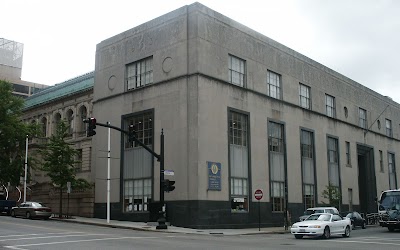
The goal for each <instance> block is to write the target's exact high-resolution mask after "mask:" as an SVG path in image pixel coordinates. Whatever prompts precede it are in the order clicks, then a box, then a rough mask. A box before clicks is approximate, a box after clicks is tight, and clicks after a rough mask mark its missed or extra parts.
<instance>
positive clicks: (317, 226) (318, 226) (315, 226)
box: [309, 225, 321, 228]
mask: <svg viewBox="0 0 400 250" xmlns="http://www.w3.org/2000/svg"><path fill="white" fill-rule="evenodd" d="M309 228H321V226H320V225H314V226H309Z"/></svg>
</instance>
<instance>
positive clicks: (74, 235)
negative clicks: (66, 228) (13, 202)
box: [0, 234, 109, 241]
mask: <svg viewBox="0 0 400 250" xmlns="http://www.w3.org/2000/svg"><path fill="white" fill-rule="evenodd" d="M93 235H109V234H70V235H68V234H67V235H56V236H54V235H51V236H41V237H29V238H17V239H2V240H0V241H16V240H34V239H48V238H61V237H82V236H93Z"/></svg>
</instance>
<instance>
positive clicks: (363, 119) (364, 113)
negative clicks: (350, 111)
mask: <svg viewBox="0 0 400 250" xmlns="http://www.w3.org/2000/svg"><path fill="white" fill-rule="evenodd" d="M359 120H360V122H359V123H360V127H362V128H365V129H366V128H367V111H366V110H365V109H362V108H359Z"/></svg>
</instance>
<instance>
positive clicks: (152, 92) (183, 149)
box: [92, 3, 400, 228]
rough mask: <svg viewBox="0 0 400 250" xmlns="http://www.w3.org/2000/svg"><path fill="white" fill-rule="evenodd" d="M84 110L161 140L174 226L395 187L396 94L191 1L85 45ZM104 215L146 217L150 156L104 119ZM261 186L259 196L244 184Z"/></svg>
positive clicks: (365, 198) (365, 205)
mask: <svg viewBox="0 0 400 250" xmlns="http://www.w3.org/2000/svg"><path fill="white" fill-rule="evenodd" d="M93 105H94V108H93V117H95V118H96V119H97V121H98V122H102V123H106V122H107V121H108V122H110V123H111V125H113V126H117V127H121V128H123V129H126V130H127V129H128V126H129V125H131V124H132V125H135V128H136V133H137V138H138V139H140V140H141V141H142V142H143V143H145V144H146V145H148V146H149V147H151V148H152V149H154V151H156V152H160V133H161V131H162V130H163V132H164V134H165V169H167V170H171V171H173V172H174V175H173V176H165V178H168V179H170V180H174V181H176V183H175V186H176V189H175V190H174V191H172V192H170V193H166V194H165V200H166V214H167V219H168V221H170V222H171V224H173V225H177V226H184V227H193V228H223V227H226V228H232V227H251V226H254V227H256V226H258V208H259V207H258V206H260V209H261V225H262V226H273V225H274V226H278V225H279V226H280V225H283V223H284V219H283V218H284V216H283V215H284V214H285V213H286V212H289V213H290V214H291V217H292V221H295V220H296V219H297V218H298V216H299V215H300V214H302V213H303V211H304V210H305V209H306V208H307V207H312V206H317V205H323V204H325V203H329V202H332V201H329V200H327V199H326V198H324V197H323V196H322V192H323V191H324V190H326V189H327V186H328V185H329V186H330V187H333V188H334V189H335V190H338V191H340V193H341V199H340V203H339V204H338V206H339V209H340V210H343V211H345V210H349V209H356V210H360V211H362V212H375V211H376V209H377V208H376V204H375V203H374V198H375V197H376V196H377V194H379V193H380V192H381V191H382V190H385V189H388V188H397V179H398V173H397V171H396V163H397V162H399V148H400V147H399V146H400V141H399V138H400V127H399V124H400V105H399V104H398V103H396V102H394V101H392V100H391V99H390V98H388V97H385V96H382V95H380V94H379V93H376V92H374V91H373V90H370V89H368V88H366V87H365V86H363V85H361V84H359V83H357V82H355V81H353V80H351V79H349V78H347V77H345V76H343V75H341V74H339V73H337V72H335V71H333V70H331V69H329V68H327V67H326V66H324V65H321V64H319V63H318V62H315V61H313V60H311V59H310V58H307V57H306V56H304V55H301V54H299V53H298V52H296V51H293V50H292V49H290V48H287V47H285V46H283V45H282V44H279V43H278V42H276V41H274V40H272V39H270V38H268V37H265V36H264V35H262V34H259V33H257V32H255V31H253V30H251V29H249V28H247V27H245V26H243V25H241V24H240V23H237V22H235V21H234V20H232V19H230V18H228V17H226V16H223V15H221V14H220V13H217V12H215V11H213V10H211V9H209V8H207V7H205V6H203V5H201V4H200V3H194V4H192V5H188V6H184V7H182V8H179V9H177V10H175V11H172V12H170V13H168V14H165V15H163V16H161V17H158V18H156V19H154V20H151V21H149V22H147V23H144V24H142V25H140V26H138V27H135V28H133V29H130V30H128V31H126V32H123V33H121V34H119V35H116V36H114V37H111V38H109V39H107V40H105V41H102V42H101V43H99V44H98V45H97V50H96V68H95V85H94V95H93ZM106 133H107V130H106V128H102V127H97V135H95V136H94V137H93V144H92V145H93V155H92V162H93V163H94V166H95V179H96V192H95V193H96V195H95V205H94V206H95V207H94V215H95V217H100V218H104V217H105V216H106V202H107V200H106V199H107V198H106V182H105V181H104V180H105V179H106V177H107V159H106V157H105V156H106V152H107V151H106V149H107V136H106ZM111 138H112V139H111V159H112V160H111V218H112V219H121V220H132V221H150V220H153V219H154V218H153V217H152V212H151V210H152V207H153V206H152V203H153V202H156V201H158V200H159V196H160V191H159V190H160V166H159V163H158V162H157V160H155V158H154V157H152V156H151V155H150V154H149V153H148V152H146V151H145V150H144V149H143V148H142V147H140V146H139V145H137V144H136V143H130V142H129V141H128V138H127V136H125V135H122V134H121V133H120V132H118V131H115V130H112V132H111ZM258 189H260V190H262V192H263V198H262V199H261V200H260V201H258V200H256V199H255V197H254V193H255V191H256V190H258Z"/></svg>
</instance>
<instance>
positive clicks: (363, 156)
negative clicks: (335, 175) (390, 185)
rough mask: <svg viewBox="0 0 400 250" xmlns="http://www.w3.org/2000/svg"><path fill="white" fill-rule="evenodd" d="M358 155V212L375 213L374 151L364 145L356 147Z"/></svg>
mask: <svg viewBox="0 0 400 250" xmlns="http://www.w3.org/2000/svg"><path fill="white" fill-rule="evenodd" d="M357 155H358V188H359V198H360V212H362V213H364V214H367V213H376V212H377V211H376V209H377V207H376V203H375V198H376V197H377V191H376V177H375V164H374V149H373V148H372V147H369V146H366V145H359V144H358V145H357Z"/></svg>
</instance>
